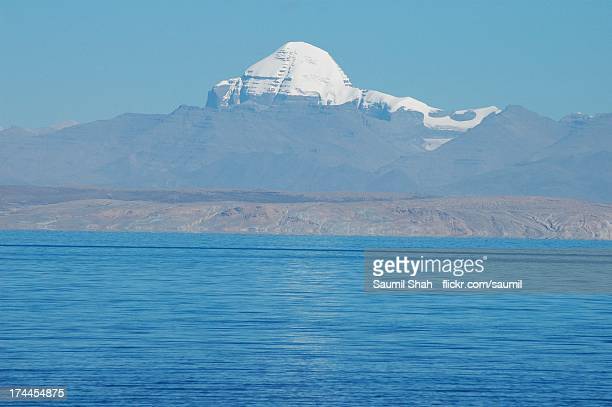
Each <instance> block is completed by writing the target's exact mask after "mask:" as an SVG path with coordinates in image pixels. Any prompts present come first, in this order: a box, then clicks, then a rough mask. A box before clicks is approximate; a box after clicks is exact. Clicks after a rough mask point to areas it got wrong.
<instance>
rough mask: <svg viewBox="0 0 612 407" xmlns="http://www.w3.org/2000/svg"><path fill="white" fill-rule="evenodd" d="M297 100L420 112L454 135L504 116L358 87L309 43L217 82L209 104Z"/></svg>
mask: <svg viewBox="0 0 612 407" xmlns="http://www.w3.org/2000/svg"><path fill="white" fill-rule="evenodd" d="M295 99H305V100H309V101H312V102H314V103H317V104H320V105H326V106H333V105H345V104H353V105H354V106H355V107H356V108H358V109H363V110H368V109H376V110H382V111H384V112H387V113H394V112H397V111H400V110H405V111H413V112H419V113H421V114H422V115H423V124H424V125H425V126H426V127H429V128H432V129H436V130H452V131H466V130H468V129H471V128H473V127H475V126H477V125H478V124H480V122H481V121H482V120H483V119H484V118H485V117H487V116H488V115H490V114H494V113H498V112H499V111H500V110H499V109H498V108H497V107H495V106H489V107H483V108H477V109H464V110H458V111H455V112H446V111H444V110H442V109H439V108H436V107H432V106H429V105H427V104H426V103H424V102H421V101H420V100H417V99H414V98H411V97H396V96H392V95H388V94H386V93H383V92H378V91H375V90H367V89H360V88H356V87H354V86H353V85H352V83H351V81H350V79H349V78H348V76H347V75H346V74H345V73H344V71H343V70H342V68H340V66H339V65H338V64H337V63H336V61H334V59H333V58H332V57H331V55H329V53H327V52H326V51H324V50H322V49H320V48H318V47H315V46H314V45H311V44H308V43H305V42H288V43H286V44H285V45H283V46H282V47H280V48H279V49H277V50H276V51H275V52H274V53H272V54H271V55H269V56H267V57H266V58H264V59H262V60H261V61H259V62H257V63H255V64H253V65H251V66H250V67H248V68H247V69H246V71H245V72H244V74H243V75H242V76H241V77H237V78H230V79H226V80H223V81H221V82H219V83H217V84H216V85H215V86H214V87H213V89H212V90H211V91H210V92H209V96H208V102H207V105H208V106H212V107H220V108H224V107H230V106H233V105H238V104H241V103H244V102H247V101H253V102H256V103H258V104H264V105H270V104H277V103H282V102H283V101H287V100H295Z"/></svg>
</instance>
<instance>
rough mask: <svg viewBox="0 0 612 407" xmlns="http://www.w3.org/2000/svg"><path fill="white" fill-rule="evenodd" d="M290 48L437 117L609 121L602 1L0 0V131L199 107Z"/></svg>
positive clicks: (607, 19) (607, 26)
mask: <svg viewBox="0 0 612 407" xmlns="http://www.w3.org/2000/svg"><path fill="white" fill-rule="evenodd" d="M291 40H293V41H295V40H298V41H300V40H301V41H306V42H310V43H312V44H315V45H317V46H319V47H322V48H324V49H326V50H327V51H329V52H330V54H331V55H332V56H333V57H334V58H335V59H336V61H337V62H338V63H339V64H340V65H341V66H342V67H343V69H344V70H345V72H346V73H347V74H348V75H349V77H350V78H351V80H352V82H353V84H354V85H355V86H358V87H362V88H369V89H377V90H380V91H384V92H388V93H391V94H394V95H397V96H412V97H416V98H418V99H421V100H423V101H425V102H427V103H429V104H431V105H434V106H437V107H442V108H448V109H452V108H460V107H477V106H482V105H490V104H496V105H498V106H505V105H507V104H521V105H523V106H525V107H527V108H529V109H532V110H535V111H537V112H539V113H541V114H544V115H547V116H550V117H553V118H559V117H561V116H563V115H564V114H565V113H569V112H574V111H583V112H588V113H597V112H612V1H609V0H601V1H585V0H583V1H578V0H576V1H571V2H570V1H518V0H512V1H491V0H490V1H470V0H464V1H443V0H435V1H425V0H424V1H380V0H378V1H363V2H361V1H355V0H352V1H283V0H276V1H264V0H258V1H246V0H245V1H221V0H218V1H208V2H206V1H180V0H179V1H151V0H149V1H136V0H130V1H113V0H104V1H57V0H55V1H30V0H12V1H11V0H0V126H5V127H6V126H8V125H13V124H14V125H19V126H26V127H39V126H45V125H49V124H52V123H56V122H60V121H63V120H67V119H74V120H78V121H81V122H84V121H90V120H95V119H103V118H109V117H112V116H115V115H117V114H120V113H123V112H154V113H166V112H169V111H171V110H173V109H174V108H175V107H176V106H178V105H180V104H189V105H203V104H204V103H205V98H206V92H207V91H208V89H209V88H210V87H211V86H212V85H213V84H214V83H215V82H216V81H218V80H221V79H224V78H227V77H230V76H238V75H240V74H241V73H242V71H243V70H244V69H245V68H246V67H247V66H248V65H250V64H252V63H253V62H255V61H257V60H259V59H261V58H263V57H264V56H266V55H268V54H270V53H271V52H272V51H274V50H275V49H276V48H278V47H279V46H280V45H282V44H283V43H284V42H287V41H291Z"/></svg>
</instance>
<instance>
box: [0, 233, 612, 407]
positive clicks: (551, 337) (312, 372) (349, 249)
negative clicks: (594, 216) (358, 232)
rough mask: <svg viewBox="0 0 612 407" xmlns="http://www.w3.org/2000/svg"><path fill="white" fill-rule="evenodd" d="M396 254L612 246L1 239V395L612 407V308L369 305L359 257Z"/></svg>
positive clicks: (449, 301)
mask: <svg viewBox="0 0 612 407" xmlns="http://www.w3.org/2000/svg"><path fill="white" fill-rule="evenodd" d="M390 247H400V248H404V247H409V248H417V247H423V248H437V247H444V248H530V249H537V250H540V251H545V250H547V249H555V248H612V244H610V243H607V242H583V241H552V240H549V241H524V240H495V239H425V238H423V239H420V238H372V237H369V238H359V237H350V238H349V237H282V236H243V235H197V234H196V235H191V234H136V233H129V234H128V233H60V232H0V290H1V293H2V294H1V296H0V315H1V316H0V323H1V325H0V326H1V328H0V387H5V386H17V385H19V386H32V385H36V386H42V385H47V386H48V385H62V386H66V388H67V392H68V399H67V400H66V401H64V402H61V405H79V406H82V405H97V404H100V405H101V404H104V405H126V406H136V405H159V406H172V405H183V404H192V405H244V404H273V405H294V404H311V405H321V404H327V405H336V404H341V405H377V404H379V405H389V404H408V405H415V404H417V405H418V404H422V405H431V404H439V405H462V406H463V405H483V406H491V405H504V406H505V405H537V406H540V405H606V404H608V405H609V404H612V295H601V294H600V295H580V296H579V295H563V294H555V295H544V294H539V295H535V294H495V295H491V294H482V295H481V294H474V295H457V294H453V295H451V294H445V295H432V294H392V293H384V294H373V293H366V292H365V291H364V280H363V249H366V248H390ZM541 267H555V265H550V264H546V263H545V262H543V263H542V265H541ZM610 267H612V265H610ZM44 404H45V403H37V404H36V405H44Z"/></svg>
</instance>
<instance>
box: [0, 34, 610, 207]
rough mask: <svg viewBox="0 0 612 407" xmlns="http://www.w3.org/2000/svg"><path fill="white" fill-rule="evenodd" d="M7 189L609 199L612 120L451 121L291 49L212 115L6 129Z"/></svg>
mask: <svg viewBox="0 0 612 407" xmlns="http://www.w3.org/2000/svg"><path fill="white" fill-rule="evenodd" d="M0 143H1V144H2V149H0V184H4V185H46V186H71V187H78V186H93V187H104V188H149V189H151V188H166V189H169V188H175V189H176V188H181V189H188V188H217V189H248V190H255V189H265V190H285V191H302V192H308V191H364V192H368V191H370V192H371V191H380V192H402V193H411V194H418V195H440V196H441V195H445V196H452V195H480V196H483V195H500V194H503V195H506V196H509V195H540V196H554V197H570V198H579V199H585V200H592V201H600V202H612V114H599V115H586V114H571V115H568V116H566V117H564V118H563V119H561V120H559V121H556V120H553V119H550V118H547V117H543V116H540V115H538V114H536V113H534V112H531V111H529V110H527V109H525V108H523V107H520V106H508V107H506V108H503V109H499V108H497V107H495V106H489V107H482V108H470V109H462V110H458V111H452V112H451V111H445V110H443V109H440V108H435V107H431V106H429V105H427V104H426V103H424V102H421V101H419V100H417V99H414V98H411V97H395V96H392V95H388V94H385V93H382V92H378V91H373V90H367V89H361V88H357V87H354V86H353V85H352V83H351V81H350V79H349V78H348V76H347V75H346V74H345V73H344V71H343V70H342V69H341V68H340V67H339V66H338V64H337V63H336V62H335V61H334V59H333V58H332V57H331V56H330V55H329V54H328V53H327V52H325V51H323V50H321V49H320V48H317V47H315V46H313V45H310V44H307V43H303V42H290V43H287V44H285V45H283V46H282V47H281V48H279V49H278V50H276V51H275V52H274V53H273V54H271V55H270V56H268V57H266V58H264V59H262V60H261V61H259V62H257V63H255V64H254V65H252V66H250V67H249V68H247V69H246V70H245V72H244V74H243V75H242V76H239V77H233V78H230V79H227V80H223V81H221V82H219V83H217V84H216V85H215V86H214V87H213V88H212V89H211V90H210V91H209V92H208V99H207V101H206V105H205V106H203V107H194V106H180V107H178V108H177V109H176V110H175V111H173V112H171V113H169V114H137V113H126V114H122V115H120V116H117V117H115V118H112V119H108V120H98V121H94V122H90V123H82V124H75V123H70V125H69V126H58V128H52V129H45V131H31V130H26V129H19V128H15V127H12V128H8V129H4V130H1V131H0Z"/></svg>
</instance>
